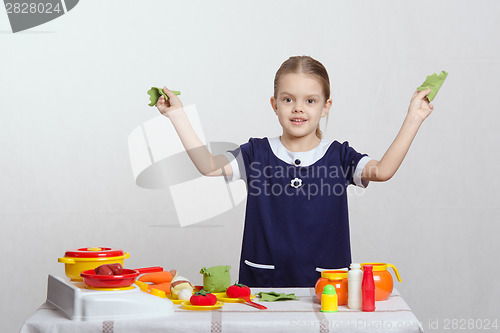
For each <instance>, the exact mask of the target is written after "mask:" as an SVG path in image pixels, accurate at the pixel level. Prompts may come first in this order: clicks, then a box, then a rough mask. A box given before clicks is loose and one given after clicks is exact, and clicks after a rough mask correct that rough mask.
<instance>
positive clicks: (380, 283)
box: [361, 262, 401, 301]
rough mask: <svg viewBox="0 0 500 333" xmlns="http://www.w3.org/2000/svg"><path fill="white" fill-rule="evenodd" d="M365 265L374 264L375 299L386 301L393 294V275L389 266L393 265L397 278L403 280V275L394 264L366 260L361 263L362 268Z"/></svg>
mask: <svg viewBox="0 0 500 333" xmlns="http://www.w3.org/2000/svg"><path fill="white" fill-rule="evenodd" d="M364 265H372V266H373V279H374V280H375V301H385V300H386V299H388V298H389V296H391V293H392V288H393V280H392V275H391V273H389V271H388V270H387V267H391V268H392V269H393V270H394V273H395V274H396V278H397V279H398V281H399V282H401V277H400V276H399V272H398V269H397V268H396V266H394V265H392V264H384V263H380V262H366V263H363V264H361V268H363V266H364Z"/></svg>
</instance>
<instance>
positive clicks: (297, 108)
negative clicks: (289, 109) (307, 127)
mask: <svg viewBox="0 0 500 333" xmlns="http://www.w3.org/2000/svg"><path fill="white" fill-rule="evenodd" d="M293 112H294V113H299V112H301V113H302V112H304V107H303V105H302V103H296V104H295V107H294V108H293Z"/></svg>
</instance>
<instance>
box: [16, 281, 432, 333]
mask: <svg viewBox="0 0 500 333" xmlns="http://www.w3.org/2000/svg"><path fill="white" fill-rule="evenodd" d="M252 291H253V292H259V291H276V292H280V293H281V292H284V293H295V295H296V296H298V297H299V299H298V300H293V301H280V302H260V303H261V304H263V305H265V306H266V307H267V308H268V309H267V310H258V309H256V308H253V307H250V306H248V305H245V304H239V303H225V304H224V306H223V307H222V308H220V309H218V310H212V311H190V310H185V309H183V308H181V305H175V312H174V313H173V314H171V315H169V316H165V317H154V318H148V319H129V320H109V321H72V320H69V319H67V318H66V317H65V316H64V315H63V314H61V313H60V312H59V311H57V310H56V309H55V308H53V307H51V306H50V305H48V304H47V303H45V304H43V305H42V306H41V307H40V308H39V309H38V310H36V311H35V313H33V315H32V316H31V317H30V318H28V320H27V321H26V322H25V323H24V325H23V327H22V328H21V333H43V332H47V333H57V332H72V333H73V332H74V333H77V332H102V333H126V332H131V333H132V332H133V333H136V332H148V333H149V332H245V333H247V332H321V333H327V332H423V328H422V326H421V324H420V322H419V321H418V320H417V318H416V317H415V315H414V314H413V313H412V312H411V309H410V308H409V306H408V304H406V302H405V301H404V299H403V298H402V297H401V295H400V294H399V292H398V291H397V290H394V291H393V293H392V295H391V297H390V298H389V299H388V300H386V301H381V302H376V310H375V312H362V311H355V310H351V309H349V308H348V307H347V306H339V312H336V313H324V312H321V311H320V308H321V305H320V303H319V302H318V301H317V300H316V298H315V296H314V290H313V289H312V288H283V289H282V288H270V289H257V288H254V289H252ZM255 300H258V298H256V299H255Z"/></svg>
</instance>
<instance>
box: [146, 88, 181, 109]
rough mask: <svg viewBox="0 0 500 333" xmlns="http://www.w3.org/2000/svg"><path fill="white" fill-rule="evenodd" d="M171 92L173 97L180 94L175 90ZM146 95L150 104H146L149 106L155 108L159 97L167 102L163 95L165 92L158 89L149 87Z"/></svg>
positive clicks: (166, 97)
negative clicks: (162, 97)
mask: <svg viewBox="0 0 500 333" xmlns="http://www.w3.org/2000/svg"><path fill="white" fill-rule="evenodd" d="M172 92H173V93H174V94H175V95H180V94H181V92H180V91H176V90H172ZM148 95H149V100H150V102H151V103H149V104H148V105H149V106H155V105H156V103H158V99H159V98H160V97H161V96H164V97H165V100H168V96H167V95H166V94H165V92H164V91H163V89H160V88H156V87H151V89H149V90H148Z"/></svg>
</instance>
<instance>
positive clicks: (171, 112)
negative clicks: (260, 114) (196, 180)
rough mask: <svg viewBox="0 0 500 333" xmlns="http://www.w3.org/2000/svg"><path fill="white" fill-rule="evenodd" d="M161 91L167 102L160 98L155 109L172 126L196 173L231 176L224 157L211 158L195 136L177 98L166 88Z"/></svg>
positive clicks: (228, 165)
mask: <svg viewBox="0 0 500 333" xmlns="http://www.w3.org/2000/svg"><path fill="white" fill-rule="evenodd" d="M163 91H164V92H165V94H166V95H167V96H168V100H167V101H165V97H163V96H161V97H160V98H159V99H158V103H156V107H157V108H158V110H159V111H160V113H161V114H163V115H164V116H165V117H168V118H169V119H170V121H171V122H172V125H174V128H175V131H176V132H177V134H178V135H179V138H180V139H181V142H182V145H183V146H184V149H186V152H187V153H188V155H189V157H190V158H191V161H193V163H194V165H195V166H196V168H197V169H198V171H200V173H201V174H202V175H204V176H222V175H224V174H225V175H226V176H231V175H232V174H233V171H232V168H231V165H230V164H229V161H228V160H227V158H226V157H225V156H224V155H216V156H213V155H212V154H211V153H210V151H208V149H207V147H206V146H205V145H203V143H202V142H201V140H200V138H198V135H196V132H195V131H194V129H193V126H192V125H191V123H190V122H189V119H188V117H187V115H186V112H185V111H184V105H183V104H182V102H181V100H180V99H179V97H177V96H176V95H175V94H174V93H173V92H171V91H170V90H168V89H167V87H163Z"/></svg>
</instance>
